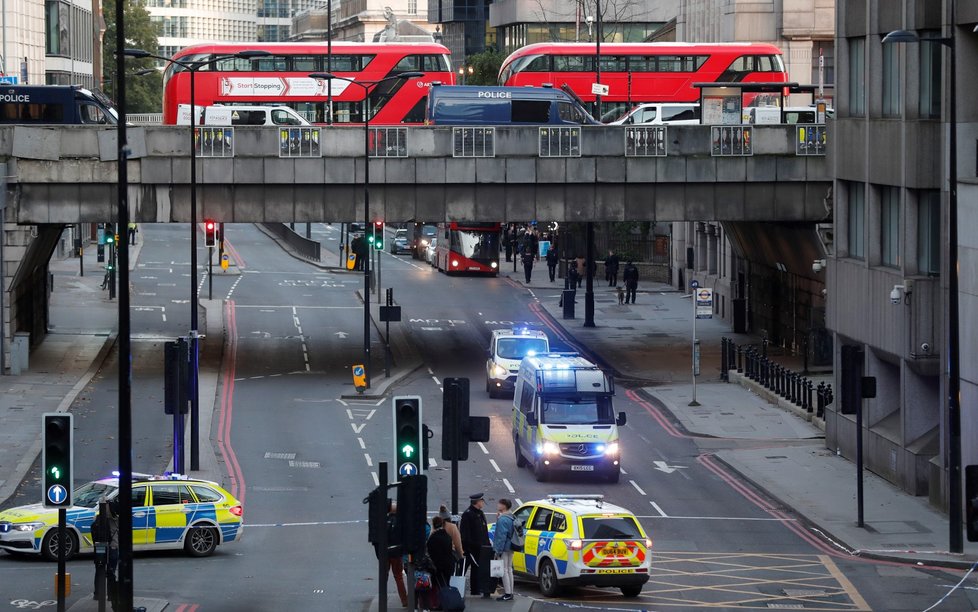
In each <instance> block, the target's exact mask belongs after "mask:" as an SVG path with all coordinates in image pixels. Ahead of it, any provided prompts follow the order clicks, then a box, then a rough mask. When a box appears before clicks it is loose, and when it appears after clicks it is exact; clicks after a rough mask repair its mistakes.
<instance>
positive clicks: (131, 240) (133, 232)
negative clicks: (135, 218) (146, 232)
mask: <svg viewBox="0 0 978 612" xmlns="http://www.w3.org/2000/svg"><path fill="white" fill-rule="evenodd" d="M138 231H139V228H138V227H136V224H135V223H130V224H129V245H130V246H136V232H138Z"/></svg>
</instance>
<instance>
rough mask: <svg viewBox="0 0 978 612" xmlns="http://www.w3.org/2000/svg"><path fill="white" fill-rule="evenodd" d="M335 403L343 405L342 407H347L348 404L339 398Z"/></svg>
mask: <svg viewBox="0 0 978 612" xmlns="http://www.w3.org/2000/svg"><path fill="white" fill-rule="evenodd" d="M336 401H338V402H339V403H341V404H343V405H344V406H349V404H347V403H346V402H345V401H343V400H341V399H340V398H336Z"/></svg>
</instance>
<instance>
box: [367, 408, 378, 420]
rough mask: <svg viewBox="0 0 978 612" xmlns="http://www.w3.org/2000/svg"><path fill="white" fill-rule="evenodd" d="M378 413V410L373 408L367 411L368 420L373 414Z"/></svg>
mask: <svg viewBox="0 0 978 612" xmlns="http://www.w3.org/2000/svg"><path fill="white" fill-rule="evenodd" d="M376 413H377V411H376V410H371V411H370V412H368V413H367V420H368V421H369V420H370V417H372V416H373V415H374V414H376Z"/></svg>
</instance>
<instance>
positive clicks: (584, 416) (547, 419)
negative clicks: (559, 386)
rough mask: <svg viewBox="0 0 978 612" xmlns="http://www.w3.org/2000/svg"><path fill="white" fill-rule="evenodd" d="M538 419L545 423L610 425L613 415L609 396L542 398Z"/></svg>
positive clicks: (613, 418) (613, 420)
mask: <svg viewBox="0 0 978 612" xmlns="http://www.w3.org/2000/svg"><path fill="white" fill-rule="evenodd" d="M540 421H541V422H542V423H545V424H547V425H611V424H613V423H614V422H615V415H614V410H613V408H612V405H611V398H610V397H603V396H591V397H587V396H584V397H580V396H579V397H568V398H544V400H543V414H542V418H541V419H540Z"/></svg>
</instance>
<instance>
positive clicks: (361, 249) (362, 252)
mask: <svg viewBox="0 0 978 612" xmlns="http://www.w3.org/2000/svg"><path fill="white" fill-rule="evenodd" d="M352 246H353V254H354V255H356V256H357V266H356V268H357V270H358V271H360V272H362V271H363V270H364V268H365V267H366V263H367V253H368V247H367V241H366V240H365V239H364V237H363V235H362V234H357V236H356V237H355V238H354V239H353V243H352Z"/></svg>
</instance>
